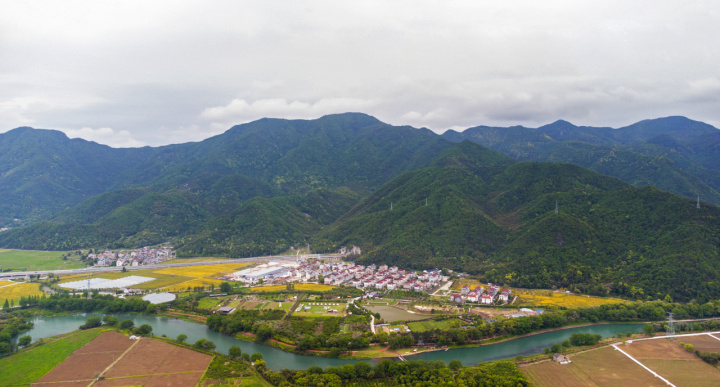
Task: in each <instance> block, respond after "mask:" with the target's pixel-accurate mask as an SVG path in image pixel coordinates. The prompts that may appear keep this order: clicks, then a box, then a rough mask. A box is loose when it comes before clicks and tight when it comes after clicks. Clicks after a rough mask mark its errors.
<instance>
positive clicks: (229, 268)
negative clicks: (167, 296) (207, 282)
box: [155, 262, 250, 278]
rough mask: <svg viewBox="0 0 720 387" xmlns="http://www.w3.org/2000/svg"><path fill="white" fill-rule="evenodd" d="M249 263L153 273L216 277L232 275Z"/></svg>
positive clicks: (185, 268) (176, 268) (174, 269)
mask: <svg viewBox="0 0 720 387" xmlns="http://www.w3.org/2000/svg"><path fill="white" fill-rule="evenodd" d="M248 265H250V263H240V262H235V263H219V264H217V265H205V266H186V267H170V268H167V269H160V270H155V273H160V274H170V275H180V276H184V277H193V278H200V277H217V276H220V275H223V274H227V273H233V272H235V271H238V270H239V269H241V268H242V267H244V266H248Z"/></svg>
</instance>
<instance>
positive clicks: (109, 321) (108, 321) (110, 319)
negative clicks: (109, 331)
mask: <svg viewBox="0 0 720 387" xmlns="http://www.w3.org/2000/svg"><path fill="white" fill-rule="evenodd" d="M103 322H104V323H105V325H109V326H111V327H114V326H115V325H117V324H118V322H120V320H118V318H117V317H115V316H110V315H107V316H105V317H103Z"/></svg>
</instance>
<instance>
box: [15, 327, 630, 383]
mask: <svg viewBox="0 0 720 387" xmlns="http://www.w3.org/2000/svg"><path fill="white" fill-rule="evenodd" d="M91 315H94V314H84V313H81V314H74V315H67V316H60V317H43V316H37V317H34V318H33V319H32V320H31V321H32V322H33V323H34V324H35V325H34V327H33V328H32V329H31V330H29V331H27V332H23V333H22V334H21V335H22V336H24V335H30V336H32V338H33V341H37V340H38V339H41V338H46V337H51V336H55V335H59V334H61V333H67V332H70V331H74V330H76V329H78V327H79V326H80V325H82V324H84V323H85V321H86V320H87V318H88V317H89V316H91ZM98 316H99V315H98ZM114 316H116V317H117V318H118V319H120V320H121V321H122V320H125V319H130V320H133V321H134V322H135V326H139V325H142V324H150V325H151V326H152V327H153V334H155V335H158V336H160V335H163V334H164V335H166V336H167V337H170V338H175V337H177V336H178V335H179V334H185V335H187V337H188V339H187V342H189V343H194V342H195V341H197V340H199V339H202V338H204V339H208V340H211V341H213V342H214V343H215V345H216V346H217V351H219V352H222V353H228V349H229V348H230V347H231V346H233V345H237V346H239V347H240V348H242V351H243V352H246V353H250V354H252V353H254V352H259V353H260V354H262V355H263V358H264V359H265V362H266V363H267V366H268V367H269V368H271V369H273V370H279V369H282V368H291V369H307V368H308V367H310V366H320V367H322V368H325V367H328V366H333V367H336V366H339V365H343V364H351V363H355V362H357V361H359V360H344V359H332V358H324V357H315V356H303V355H297V354H294V353H289V352H285V351H282V350H279V349H276V348H272V347H268V346H266V345H261V344H255V343H249V342H247V341H242V340H238V339H236V338H234V337H231V336H228V335H224V334H222V333H218V332H214V331H211V330H210V329H208V327H207V326H206V325H204V324H199V323H194V322H188V321H183V320H176V319H170V318H165V317H157V316H146V315H131V314H127V315H126V314H115V315H114ZM628 331H629V332H641V331H642V324H601V325H590V326H583V327H576V328H570V329H563V330H558V331H552V332H546V333H540V334H537V335H533V336H527V337H523V338H519V339H515V340H509V341H504V342H500V343H496V344H490V345H484V346H481V347H472V348H458V349H450V350H448V351H435V352H426V353H421V354H417V355H413V356H409V357H408V358H409V359H416V360H443V361H445V362H449V361H450V360H453V359H458V360H460V361H461V362H462V363H463V365H475V364H477V363H479V362H483V361H490V360H497V359H505V358H512V357H515V356H517V355H523V356H527V355H534V354H537V353H540V352H542V350H543V348H545V347H550V346H551V345H552V344H553V343H559V342H561V341H563V340H565V339H567V338H569V337H570V335H571V334H573V333H576V332H583V333H593V334H600V335H602V336H603V337H609V336H613V335H616V334H617V333H625V332H628ZM366 361H370V360H366Z"/></svg>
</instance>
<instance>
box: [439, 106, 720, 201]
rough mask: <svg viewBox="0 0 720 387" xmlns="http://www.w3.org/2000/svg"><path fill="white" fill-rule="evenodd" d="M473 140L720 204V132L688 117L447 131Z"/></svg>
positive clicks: (527, 158)
mask: <svg viewBox="0 0 720 387" xmlns="http://www.w3.org/2000/svg"><path fill="white" fill-rule="evenodd" d="M443 136H444V137H445V138H448V139H450V140H452V141H456V142H459V141H462V140H470V141H473V142H475V143H478V144H481V145H484V146H487V147H490V148H492V149H495V150H498V151H500V152H502V153H505V154H507V155H509V156H511V157H513V158H515V159H517V160H521V161H552V162H566V163H573V164H577V165H580V166H583V167H585V168H589V169H592V170H594V171H597V172H600V173H603V174H606V175H609V176H614V177H618V178H620V179H622V180H624V181H626V182H629V183H631V184H633V185H636V186H646V185H652V186H655V187H658V188H660V189H663V190H665V191H669V192H673V193H677V194H679V195H683V196H687V197H696V196H698V195H699V196H700V197H701V198H702V199H703V200H705V201H708V202H711V203H715V204H720V163H717V160H718V159H720V131H719V130H717V129H716V128H714V127H712V126H710V125H707V124H704V123H702V122H697V121H692V120H689V119H687V118H684V117H667V118H661V119H655V120H645V121H641V122H638V123H636V124H633V125H630V126H627V127H624V128H620V129H612V128H595V127H577V126H575V125H573V124H571V123H569V122H567V121H557V122H554V123H552V124H550V125H546V126H542V127H540V128H537V129H531V128H525V127H510V128H495V127H485V126H480V127H475V128H470V129H467V130H465V131H464V132H462V133H458V132H455V131H448V132H446V133H445V134H444V135H443Z"/></svg>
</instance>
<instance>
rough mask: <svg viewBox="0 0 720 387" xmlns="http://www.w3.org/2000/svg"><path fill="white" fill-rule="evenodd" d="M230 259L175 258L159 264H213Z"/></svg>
mask: <svg viewBox="0 0 720 387" xmlns="http://www.w3.org/2000/svg"><path fill="white" fill-rule="evenodd" d="M225 259H231V258H175V259H170V260H167V261H163V262H160V264H161V265H169V264H171V263H198V262H215V261H222V260H225Z"/></svg>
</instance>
